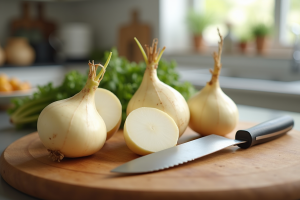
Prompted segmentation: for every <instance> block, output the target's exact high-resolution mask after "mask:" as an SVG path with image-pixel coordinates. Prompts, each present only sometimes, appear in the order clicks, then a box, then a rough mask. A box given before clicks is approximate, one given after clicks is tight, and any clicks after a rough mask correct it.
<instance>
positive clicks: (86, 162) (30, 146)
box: [0, 122, 300, 200]
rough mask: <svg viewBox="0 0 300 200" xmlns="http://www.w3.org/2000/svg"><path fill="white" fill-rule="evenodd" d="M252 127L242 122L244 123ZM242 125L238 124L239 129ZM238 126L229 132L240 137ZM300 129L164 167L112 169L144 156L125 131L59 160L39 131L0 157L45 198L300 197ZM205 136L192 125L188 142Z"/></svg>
mask: <svg viewBox="0 0 300 200" xmlns="http://www.w3.org/2000/svg"><path fill="white" fill-rule="evenodd" d="M251 126H253V124H251V123H242V122H240V123H239V125H238V127H237V129H244V128H248V127H251ZM235 131H236V130H235ZM235 131H233V132H232V133H231V134H229V135H228V137H229V138H233V137H234V135H235ZM299 133H300V132H299V131H296V130H292V131H290V132H289V133H288V134H286V135H284V136H282V137H281V138H279V139H276V140H274V141H271V142H269V143H265V144H261V145H257V146H254V147H251V148H249V149H247V150H243V149H239V148H238V147H235V146H232V147H228V148H226V149H223V150H221V151H219V152H217V153H214V154H211V155H209V156H206V157H203V158H200V159H197V160H195V161H192V162H189V163H186V164H183V165H179V166H177V167H174V168H170V169H168V170H164V171H158V172H155V173H148V174H140V175H120V174H114V173H111V172H110V170H112V169H113V168H115V167H117V166H119V165H121V164H123V163H125V162H128V161H130V160H132V159H135V158H137V157H138V156H137V155H136V154H134V153H132V152H131V151H130V150H129V149H128V148H127V146H126V144H125V141H124V138H123V135H122V131H119V132H118V133H116V134H115V135H114V136H113V137H112V138H111V139H110V140H109V141H107V142H106V144H105V146H104V147H103V148H102V149H101V151H99V152H97V153H96V154H94V155H92V156H89V157H84V158H76V159H68V158H65V159H64V160H63V161H62V162H60V163H55V162H53V161H52V160H50V158H48V152H47V150H46V149H45V148H44V146H43V145H42V143H41V142H40V140H39V137H38V134H37V133H32V134H30V135H27V136H25V137H23V138H21V139H19V140H17V141H16V142H14V143H12V144H11V145H10V146H9V147H8V148H7V149H6V150H5V151H4V153H3V154H2V156H1V166H0V168H1V169H0V170H1V175H2V177H3V178H4V180H5V181H7V183H8V184H10V185H11V186H13V187H14V188H16V189H18V190H20V191H22V192H24V193H26V194H29V195H32V196H35V197H38V198H42V199H101V200H105V199H129V198H131V199H171V198H172V199H189V200H191V199H243V200H247V199H272V200H274V199H298V198H300V134H299ZM197 137H199V136H198V135H197V134H196V133H194V132H193V131H191V130H190V129H188V130H187V131H186V133H185V134H184V135H183V136H182V137H181V138H180V142H179V143H183V142H186V141H189V140H192V139H195V138H197Z"/></svg>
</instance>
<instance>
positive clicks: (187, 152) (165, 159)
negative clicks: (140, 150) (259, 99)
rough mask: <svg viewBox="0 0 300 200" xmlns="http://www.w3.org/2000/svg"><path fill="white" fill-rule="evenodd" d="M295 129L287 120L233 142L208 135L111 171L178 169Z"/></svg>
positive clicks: (257, 128) (240, 133)
mask: <svg viewBox="0 0 300 200" xmlns="http://www.w3.org/2000/svg"><path fill="white" fill-rule="evenodd" d="M293 126H294V120H293V119H292V118H291V117H290V116H283V117H279V118H276V119H272V120H269V121H267V122H264V123H261V124H259V125H257V126H254V127H252V128H249V129H246V130H239V131H237V133H236V136H235V140H232V139H228V138H225V137H222V136H218V135H209V136H205V137H202V138H199V139H196V140H192V141H190V142H186V143H184V144H181V145H178V146H175V147H171V148H168V149H165V150H162V151H159V152H156V153H152V154H149V155H146V156H143V157H140V158H137V159H135V160H132V161H129V162H127V163H125V164H123V165H121V166H119V167H117V168H115V169H113V170H111V172H116V173H129V174H136V173H149V172H154V171H159V170H163V169H167V168H170V167H174V166H176V165H180V164H183V163H186V162H189V161H192V160H195V159H197V158H200V157H203V156H206V155H209V154H212V153H214V152H216V151H219V150H221V149H224V148H226V147H229V146H232V145H238V146H239V147H241V148H244V149H247V148H249V147H251V146H253V145H256V144H259V143H264V142H268V141H271V140H273V139H275V138H278V137H280V136H281V135H283V134H285V133H286V132H287V131H289V130H291V129H292V128H293Z"/></svg>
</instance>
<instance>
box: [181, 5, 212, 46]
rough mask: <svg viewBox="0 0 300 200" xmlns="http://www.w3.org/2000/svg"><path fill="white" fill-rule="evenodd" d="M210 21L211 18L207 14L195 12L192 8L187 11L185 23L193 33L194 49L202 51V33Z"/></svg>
mask: <svg viewBox="0 0 300 200" xmlns="http://www.w3.org/2000/svg"><path fill="white" fill-rule="evenodd" d="M211 23H212V18H211V17H210V16H209V15H205V14H202V13H197V12H195V11H193V10H191V11H189V12H188V15H187V24H188V28H189V30H190V31H191V32H192V34H193V39H194V48H195V50H196V51H202V50H203V47H204V42H203V36H202V33H203V31H204V29H205V28H206V27H207V26H208V25H209V24H211Z"/></svg>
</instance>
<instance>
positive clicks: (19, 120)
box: [13, 115, 39, 125]
mask: <svg viewBox="0 0 300 200" xmlns="http://www.w3.org/2000/svg"><path fill="white" fill-rule="evenodd" d="M38 118H39V115H33V116H31V117H25V118H17V119H15V121H13V123H14V124H15V125H18V124H24V123H30V122H35V121H37V120H38Z"/></svg>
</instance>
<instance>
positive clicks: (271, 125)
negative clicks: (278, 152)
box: [235, 116, 294, 149]
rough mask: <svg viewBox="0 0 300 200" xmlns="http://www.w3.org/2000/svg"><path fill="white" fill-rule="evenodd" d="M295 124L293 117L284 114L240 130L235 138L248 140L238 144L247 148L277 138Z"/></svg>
mask: <svg viewBox="0 0 300 200" xmlns="http://www.w3.org/2000/svg"><path fill="white" fill-rule="evenodd" d="M293 126H294V120H293V118H292V117H290V116H282V117H279V118H276V119H273V120H269V121H267V122H264V123H261V124H258V125H256V126H254V127H251V128H249V129H246V130H239V131H237V133H236V135H235V139H236V140H243V141H246V142H245V143H242V144H238V146H239V147H240V148H243V149H247V148H249V147H251V146H253V145H256V144H260V143H264V142H268V141H271V140H273V139H276V138H278V137H280V136H282V135H283V134H285V133H286V132H288V131H289V130H291V129H292V128H293Z"/></svg>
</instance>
